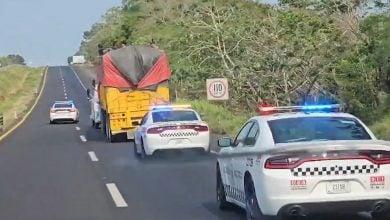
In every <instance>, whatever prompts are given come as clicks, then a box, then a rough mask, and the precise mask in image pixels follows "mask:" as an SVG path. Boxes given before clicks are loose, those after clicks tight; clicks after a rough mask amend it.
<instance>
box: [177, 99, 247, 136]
mask: <svg viewBox="0 0 390 220" xmlns="http://www.w3.org/2000/svg"><path fill="white" fill-rule="evenodd" d="M176 103H177V104H191V105H192V107H193V108H194V109H195V110H196V111H198V112H199V114H201V115H202V119H203V120H205V121H207V123H208V124H209V126H210V127H211V129H212V132H213V133H215V134H223V135H229V136H233V135H235V134H236V133H237V132H238V131H239V130H240V128H241V126H242V124H243V123H244V122H245V121H247V120H248V119H249V117H251V115H250V114H249V113H241V114H234V113H232V112H231V111H229V110H227V109H225V108H224V107H223V106H220V105H216V104H213V103H210V102H209V101H207V100H195V101H189V100H180V101H177V102H176Z"/></svg>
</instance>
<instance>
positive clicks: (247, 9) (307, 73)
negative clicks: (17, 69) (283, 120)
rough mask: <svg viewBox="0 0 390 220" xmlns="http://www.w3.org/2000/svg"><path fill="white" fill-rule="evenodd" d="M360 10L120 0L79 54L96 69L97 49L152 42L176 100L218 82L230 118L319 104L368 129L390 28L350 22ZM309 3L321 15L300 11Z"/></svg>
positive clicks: (382, 83) (384, 22)
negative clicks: (164, 57)
mask: <svg viewBox="0 0 390 220" xmlns="http://www.w3.org/2000/svg"><path fill="white" fill-rule="evenodd" d="M364 2H366V1H360V0H359V1H358V0H356V1H345V0H321V1H314V0H301V1H287V0H284V1H282V3H283V4H289V5H290V6H291V5H292V6H294V7H289V8H287V9H286V8H284V9H282V10H277V9H273V8H272V7H271V6H267V5H263V4H256V3H253V2H252V1H246V0H215V1H196V0H169V1H168V0H147V1H144V0H143V1H141V0H124V1H123V7H121V8H113V9H111V10H109V11H108V12H107V13H106V15H105V16H104V17H103V20H102V21H101V22H99V23H97V24H95V25H94V26H93V27H92V28H91V30H89V31H87V32H85V33H84V38H85V39H84V41H83V43H82V45H81V47H80V52H81V53H82V54H84V55H86V57H87V58H88V59H89V60H91V61H96V59H97V45H98V44H101V45H103V46H104V47H115V46H116V45H117V44H118V43H120V42H123V41H126V42H127V43H128V44H136V45H148V44H149V43H150V42H151V41H152V39H153V40H154V41H155V42H157V45H158V46H159V48H161V49H163V50H165V51H166V52H167V53H168V55H169V58H170V63H171V67H172V71H173V75H172V83H171V85H172V86H171V87H172V88H171V90H172V92H173V94H175V95H176V96H177V97H178V98H184V99H187V100H197V99H204V98H205V96H206V94H205V88H204V87H205V80H206V79H207V78H211V77H226V78H228V79H229V84H230V88H231V89H230V91H229V92H230V94H231V100H230V101H229V103H228V104H227V105H225V106H224V107H225V108H228V109H230V110H231V112H254V109H255V106H256V105H257V101H258V99H259V98H265V97H268V98H269V99H271V101H273V102H274V103H275V104H276V105H289V104H296V103H298V102H301V101H302V99H304V98H305V97H307V96H310V97H317V98H319V97H323V98H325V99H332V100H334V99H336V100H338V101H340V102H343V103H346V104H347V105H348V107H349V110H350V111H351V112H352V113H354V114H356V115H357V116H359V117H362V118H363V120H364V121H366V122H369V123H370V122H372V121H374V119H375V117H377V116H378V115H381V114H383V111H384V110H383V109H386V108H387V107H388V106H387V104H386V103H387V102H383V101H381V99H380V97H379V96H380V94H381V93H384V94H386V93H389V90H390V89H389V88H390V86H389V69H390V67H389V66H390V65H389V51H390V50H389V47H390V43H389V39H390V37H389V34H390V32H389V31H388V30H389V25H390V21H389V15H377V16H370V17H367V18H365V19H360V18H358V17H357V16H356V14H354V13H353V10H354V9H356V7H358V6H359V5H360V4H362V3H364ZM313 4H314V6H315V7H314V9H316V10H317V11H320V12H321V13H316V12H317V11H313V10H312V8H310V7H309V9H305V8H306V7H308V6H312V5H313ZM386 30H387V31H386ZM368 112H369V113H368ZM244 115H246V113H245V114H244Z"/></svg>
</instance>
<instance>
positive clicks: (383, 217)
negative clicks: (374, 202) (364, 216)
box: [371, 212, 390, 220]
mask: <svg viewBox="0 0 390 220" xmlns="http://www.w3.org/2000/svg"><path fill="white" fill-rule="evenodd" d="M371 217H372V219H373V220H388V219H390V213H388V212H380V213H377V212H373V213H371Z"/></svg>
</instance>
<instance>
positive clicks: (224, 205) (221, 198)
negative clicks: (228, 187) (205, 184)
mask: <svg viewBox="0 0 390 220" xmlns="http://www.w3.org/2000/svg"><path fill="white" fill-rule="evenodd" d="M216 192H217V203H218V207H219V209H221V210H225V209H228V208H230V207H231V204H230V203H229V202H228V201H226V194H225V187H224V185H223V181H222V177H221V171H220V169H219V166H218V165H217V187H216Z"/></svg>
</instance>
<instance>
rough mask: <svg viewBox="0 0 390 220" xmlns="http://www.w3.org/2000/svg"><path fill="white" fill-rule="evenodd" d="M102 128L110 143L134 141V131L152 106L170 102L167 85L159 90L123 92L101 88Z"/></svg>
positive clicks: (116, 89) (159, 87) (158, 88)
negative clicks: (124, 140)
mask: <svg viewBox="0 0 390 220" xmlns="http://www.w3.org/2000/svg"><path fill="white" fill-rule="evenodd" d="M99 97H100V98H99V100H100V105H101V117H102V118H101V127H102V130H103V132H104V133H105V135H106V137H107V140H108V141H110V142H114V141H119V140H121V139H124V138H125V137H126V138H127V139H134V131H135V129H136V128H137V126H139V125H140V123H141V120H142V118H143V117H144V115H145V114H146V113H147V112H148V110H149V107H150V106H151V105H155V104H160V103H161V102H166V101H169V88H168V85H167V84H164V85H159V86H158V87H157V90H155V91H152V90H121V89H118V88H113V87H104V86H100V87H99Z"/></svg>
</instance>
